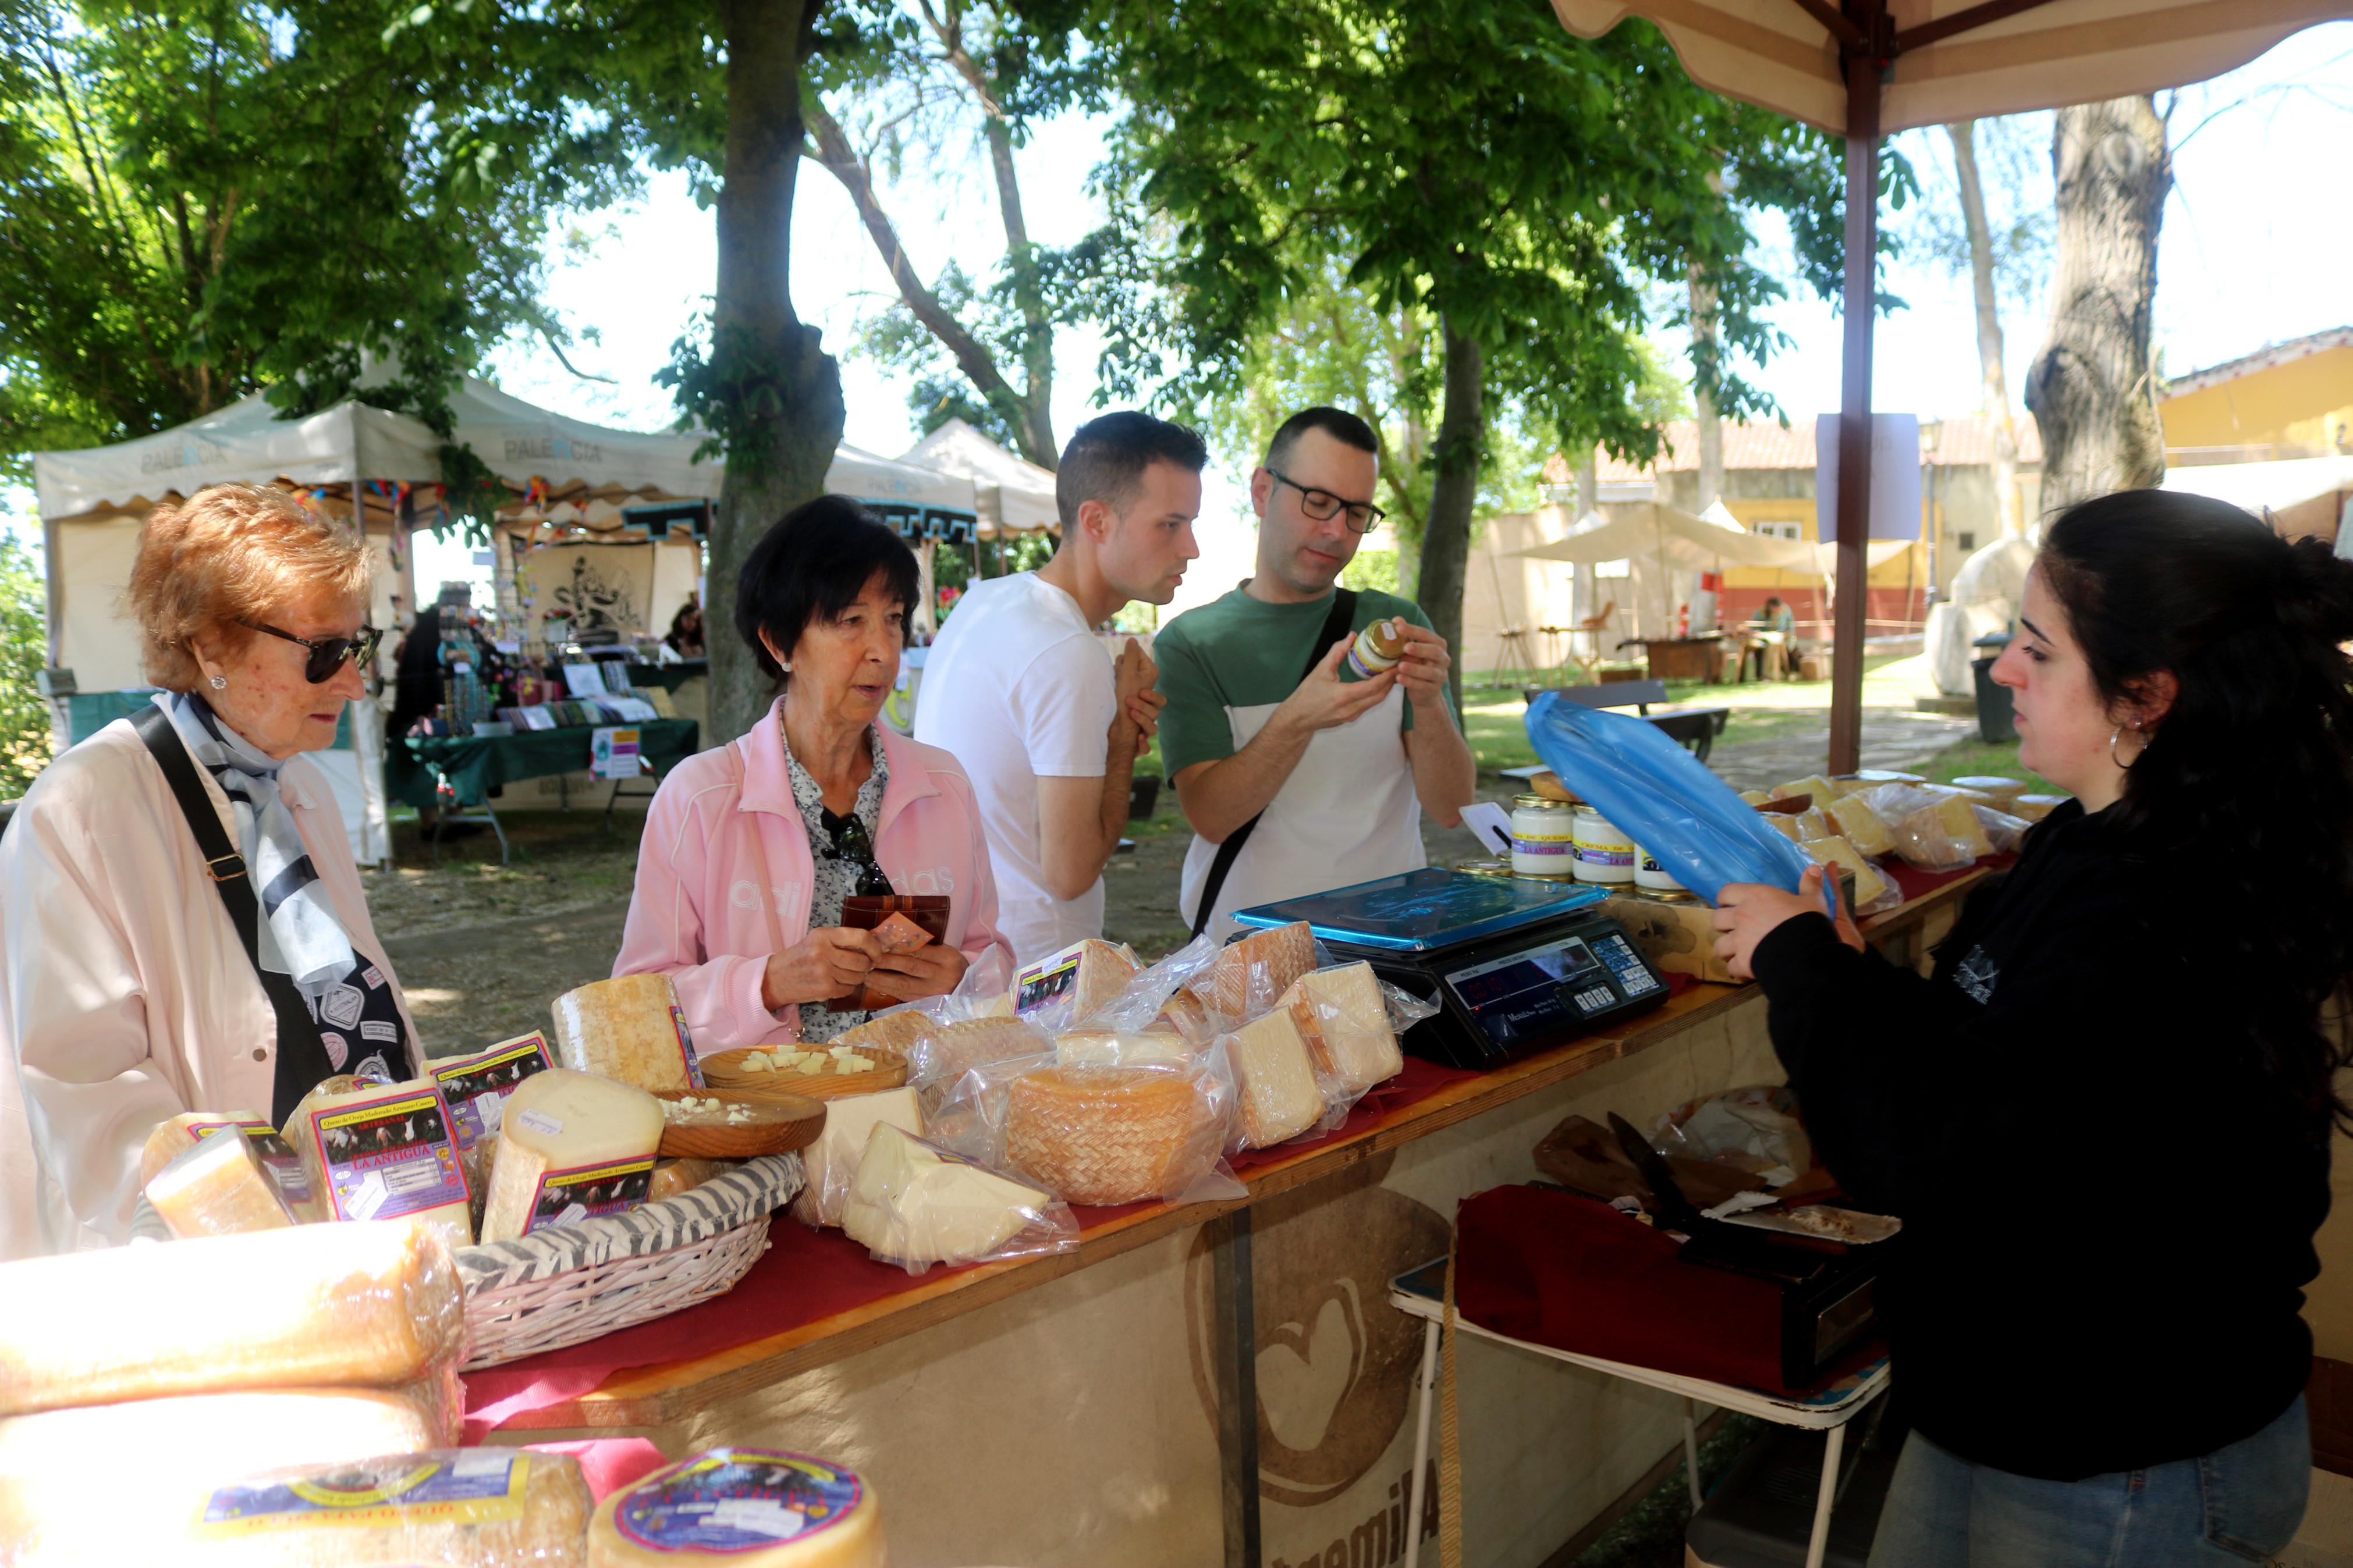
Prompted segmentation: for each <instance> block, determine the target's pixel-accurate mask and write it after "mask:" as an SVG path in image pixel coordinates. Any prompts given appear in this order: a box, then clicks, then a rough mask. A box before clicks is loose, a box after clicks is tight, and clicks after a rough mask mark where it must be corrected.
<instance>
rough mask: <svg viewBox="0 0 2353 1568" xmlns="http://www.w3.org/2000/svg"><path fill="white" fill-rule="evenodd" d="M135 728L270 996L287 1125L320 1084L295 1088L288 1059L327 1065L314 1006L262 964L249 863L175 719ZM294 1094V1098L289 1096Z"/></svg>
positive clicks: (278, 1089)
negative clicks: (305, 1097)
mask: <svg viewBox="0 0 2353 1568" xmlns="http://www.w3.org/2000/svg"><path fill="white" fill-rule="evenodd" d="M131 724H132V728H133V729H135V730H137V731H139V738H140V740H142V742H146V746H147V751H148V754H149V755H151V756H153V758H154V759H155V765H156V766H158V767H160V768H162V769H163V770H164V783H165V784H170V785H171V786H172V794H173V795H174V798H176V799H177V800H178V801H179V803H180V815H181V816H184V817H185V818H186V819H187V823H188V831H189V832H191V833H193V834H195V838H196V853H197V854H199V855H202V856H203V857H204V858H205V870H206V874H208V875H209V876H210V877H211V878H212V883H213V890H214V891H215V892H216V893H218V894H219V895H220V901H221V903H222V904H223V905H224V906H225V907H226V908H227V910H228V923H229V924H230V925H232V926H235V927H236V928H237V938H238V940H239V941H241V942H244V943H245V956H246V957H247V958H248V960H250V961H251V962H252V963H253V973H254V974H255V975H256V976H257V977H259V980H260V981H261V989H262V990H263V991H264V992H266V993H268V994H269V1006H270V1010H271V1011H272V1012H274V1013H276V1014H277V1016H278V1044H279V1051H278V1059H279V1072H278V1081H277V1083H276V1085H275V1086H274V1089H273V1095H272V1098H273V1100H285V1101H286V1103H284V1104H282V1105H273V1106H272V1108H271V1112H270V1114H271V1119H272V1120H273V1121H279V1122H283V1121H285V1120H286V1118H287V1116H288V1115H290V1113H291V1112H292V1110H293V1102H294V1101H295V1100H301V1097H302V1096H303V1095H305V1094H307V1093H309V1092H310V1090H311V1088H312V1087H313V1086H314V1085H315V1084H316V1082H317V1079H316V1078H313V1079H312V1080H311V1083H309V1084H301V1085H300V1087H295V1085H294V1083H292V1082H290V1079H297V1080H299V1079H300V1077H301V1074H300V1073H299V1072H296V1073H292V1074H290V1073H289V1072H288V1071H287V1070H286V1069H287V1066H288V1058H290V1057H292V1058H295V1059H296V1060H298V1061H301V1060H312V1059H316V1060H318V1061H323V1060H324V1059H325V1058H326V1046H325V1043H324V1042H322V1040H321V1039H320V1038H319V1022H318V1020H317V1019H316V1018H314V1017H312V1016H311V1008H310V1005H309V1004H308V1003H306V1002H304V1001H303V1000H302V994H301V992H300V991H298V990H296V989H295V988H294V977H293V976H292V975H290V974H280V973H278V972H277V971H276V970H274V969H266V968H264V967H263V966H262V963H261V934H260V931H261V901H260V900H258V899H256V898H255V897H254V896H253V879H252V878H251V877H250V876H248V874H247V871H246V864H245V857H244V856H242V855H240V854H238V853H237V846H236V845H234V844H231V843H230V842H229V841H228V834H227V832H225V831H224V830H223V829H222V827H221V820H220V813H219V812H217V811H216V810H214V809H213V803H212V797H211V796H210V795H206V793H205V785H204V780H203V779H202V778H200V777H198V776H197V773H196V764H195V759H193V758H191V757H190V756H189V755H188V748H187V744H186V742H183V741H182V740H181V739H180V732H179V731H177V730H175V729H174V728H173V727H172V719H171V715H169V714H167V713H165V712H164V710H162V709H161V708H157V707H155V706H153V704H150V705H149V706H148V707H146V708H144V709H142V710H140V711H139V712H138V713H137V714H136V715H134V716H133V717H132V721H131ZM289 1089H291V1091H292V1093H291V1098H289V1095H288V1091H289Z"/></svg>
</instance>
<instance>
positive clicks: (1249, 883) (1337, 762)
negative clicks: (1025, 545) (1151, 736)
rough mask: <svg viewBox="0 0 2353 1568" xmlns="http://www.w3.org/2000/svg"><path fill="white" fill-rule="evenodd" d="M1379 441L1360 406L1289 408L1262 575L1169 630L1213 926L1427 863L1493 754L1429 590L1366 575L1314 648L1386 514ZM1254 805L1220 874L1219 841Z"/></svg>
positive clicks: (1191, 816)
mask: <svg viewBox="0 0 2353 1568" xmlns="http://www.w3.org/2000/svg"><path fill="white" fill-rule="evenodd" d="M1377 453H1378V444H1377V442H1376V441H1375V439H1374V437H1373V431H1372V427H1371V426H1368V425H1366V423H1365V422H1364V421H1363V420H1362V419H1359V418H1357V417H1356V416H1355V415H1353V414H1347V413H1344V412H1342V411H1341V410H1339V409H1336V408H1310V409H1307V410H1305V411H1304V412H1303V413H1299V414H1294V415H1293V416H1291V417H1290V418H1289V419H1287V420H1285V421H1284V422H1283V425H1282V428H1281V429H1280V430H1277V431H1276V432H1275V434H1274V439H1273V441H1272V442H1271V443H1270V444H1269V445H1268V447H1267V452H1266V461H1265V462H1264V463H1263V464H1261V465H1260V467H1259V468H1258V469H1257V470H1256V471H1255V472H1253V473H1252V474H1251V475H1250V504H1251V506H1252V507H1254V508H1255V509H1256V510H1257V512H1258V516H1259V533H1258V566H1257V571H1256V573H1255V574H1253V575H1252V576H1251V578H1250V581H1249V582H1247V583H1245V584H1242V585H1241V587H1240V588H1238V589H1236V590H1235V591H1234V592H1232V593H1230V594H1228V595H1225V596H1224V597H1223V598H1221V599H1219V600H1217V601H1215V602H1214V603H1211V604H1208V605H1202V606H1200V607H1199V608H1198V609H1193V610H1187V611H1186V612H1185V613H1184V614H1183V615H1181V616H1177V617H1176V619H1175V620H1173V621H1171V622H1169V624H1168V625H1167V626H1166V628H1164V629H1163V630H1162V631H1161V633H1160V635H1159V636H1158V637H1155V639H1154V641H1153V646H1152V655H1153V658H1155V659H1156V660H1157V661H1158V662H1159V665H1160V691H1161V694H1162V696H1164V697H1165V698H1166V700H1167V704H1168V705H1167V707H1166V709H1164V710H1162V712H1161V715H1160V754H1161V761H1162V764H1163V767H1164V769H1165V771H1166V773H1167V775H1168V780H1169V782H1170V784H1173V785H1174V786H1175V787H1176V799H1177V803H1178V805H1181V806H1182V807H1183V808H1184V812H1185V819H1186V820H1187V822H1189V823H1190V824H1191V825H1192V827H1193V834H1194V837H1193V847H1192V848H1191V850H1190V851H1189V852H1188V853H1187V855H1186V857H1185V878H1184V889H1183V892H1182V894H1181V895H1180V897H1179V900H1178V909H1179V911H1180V912H1181V913H1182V914H1183V915H1184V916H1185V918H1186V919H1187V920H1188V921H1192V923H1193V925H1194V927H1195V929H1197V930H1200V929H1207V930H1208V931H1210V932H1211V933H1212V934H1215V935H1218V936H1224V935H1226V934H1228V933H1229V932H1230V931H1232V930H1233V929H1234V928H1233V922H1232V921H1230V920H1229V919H1228V918H1227V917H1228V916H1229V914H1230V913H1231V911H1233V910H1241V909H1249V908H1250V907H1251V906H1252V905H1254V904H1262V903H1267V902H1270V901H1271V900H1276V899H1288V898H1295V897H1298V896H1299V895H1301V894H1304V893H1318V892H1323V891H1324V890H1326V889H1332V888H1345V887H1347V886H1350V885H1352V884H1354V883H1356V882H1366V881H1370V880H1372V879H1374V878H1376V877H1387V876H1391V875H1394V874H1396V873H1397V872H1399V871H1410V870H1414V869H1416V868H1419V867H1420V866H1422V865H1424V864H1426V857H1425V856H1424V855H1423V853H1422V848H1421V814H1422V813H1423V812H1424V811H1427V812H1429V813H1430V816H1432V817H1434V818H1436V819H1437V820H1438V821H1439V822H1440V824H1441V825H1442V826H1448V827H1451V826H1455V824H1457V823H1458V822H1460V821H1461V812H1462V807H1463V806H1465V805H1468V804H1470V801H1471V799H1472V786H1473V784H1474V783H1475V782H1476V778H1477V772H1478V770H1477V765H1476V764H1475V763H1473V762H1472V757H1471V747H1470V744H1469V743H1468V742H1465V741H1464V740H1463V738H1462V731H1461V726H1460V725H1459V724H1458V723H1457V722H1456V721H1455V715H1454V710H1453V706H1452V704H1451V702H1450V701H1449V700H1448V696H1447V689H1446V680H1447V670H1448V668H1449V666H1450V665H1451V662H1452V661H1451V658H1450V656H1449V654H1448V652H1447V647H1446V639H1445V638H1443V637H1440V636H1439V635H1438V634H1437V633H1436V632H1434V631H1432V630H1430V620H1429V617H1427V616H1424V615H1423V614H1422V613H1421V611H1420V609H1419V607H1418V606H1416V605H1413V604H1412V603H1411V602H1410V601H1409V600H1405V599H1400V598H1398V596H1397V595H1394V594H1383V593H1380V592H1377V591H1374V590H1366V591H1365V592H1362V593H1360V594H1358V595H1357V596H1356V612H1355V614H1354V616H1351V617H1350V620H1349V625H1348V634H1347V635H1346V636H1345V637H1337V638H1335V639H1334V640H1332V642H1331V643H1330V645H1329V646H1328V647H1322V648H1318V647H1316V646H1315V644H1316V641H1317V638H1318V636H1319V634H1320V633H1321V632H1322V630H1323V627H1324V623H1325V622H1326V620H1327V619H1329V617H1330V616H1331V612H1332V608H1333V593H1334V588H1335V584H1336V583H1337V582H1338V581H1339V577H1340V573H1341V570H1342V568H1344V567H1345V566H1346V565H1347V564H1348V563H1349V561H1350V560H1352V559H1353V558H1354V557H1355V555H1356V546H1357V545H1358V543H1359V542H1362V540H1363V538H1364V534H1365V531H1366V530H1367V529H1369V528H1371V527H1372V526H1373V524H1374V523H1375V522H1377V521H1379V520H1380V517H1381V509H1380V508H1378V507H1377V506H1375V505H1374V504H1373V488H1374V485H1375V484H1376V483H1377V480H1378V479H1379V477H1380V468H1379V458H1378V456H1377ZM1376 621H1392V622H1394V623H1396V625H1397V628H1398V635H1399V636H1400V637H1402V638H1403V640H1404V644H1405V647H1404V657H1403V658H1401V659H1400V660H1399V661H1398V665H1397V667H1396V668H1394V669H1389V670H1385V671H1382V672H1381V673H1378V674H1376V675H1374V676H1372V677H1371V678H1370V679H1361V678H1359V676H1358V675H1357V673H1356V671H1354V670H1351V669H1350V668H1347V664H1346V660H1347V658H1348V650H1349V647H1350V645H1351V644H1352V643H1353V642H1354V641H1355V637H1356V633H1357V632H1358V631H1361V630H1362V629H1363V628H1364V627H1366V626H1370V625H1371V624H1373V623H1374V622H1376ZM1310 658H1314V669H1313V670H1312V671H1310V672H1309V674H1308V675H1307V678H1306V679H1304V680H1303V679H1300V671H1301V670H1302V669H1303V668H1305V667H1306V666H1307V664H1308V661H1309V660H1310ZM1261 813H1262V814H1263V816H1261ZM1253 818H1258V819H1259V821H1258V826H1256V827H1255V828H1254V829H1252V830H1251V832H1250V837H1248V838H1247V839H1246V840H1245V841H1244V844H1243V847H1242V848H1241V849H1240V852H1239V854H1237V855H1235V856H1233V857H1232V858H1231V864H1230V865H1229V868H1227V871H1226V874H1225V877H1224V879H1223V881H1222V882H1221V883H1220V884H1219V886H1218V887H1217V888H1216V889H1214V890H1212V889H1209V888H1208V884H1209V882H1210V881H1211V879H1212V877H1213V868H1214V867H1215V866H1216V864H1217V862H1218V860H1219V846H1220V845H1221V844H1223V843H1224V842H1225V840H1226V839H1228V838H1229V837H1232V836H1233V835H1234V834H1235V833H1236V832H1237V831H1238V830H1239V829H1240V828H1241V826H1243V824H1245V823H1248V822H1250V821H1251V820H1252V819H1253ZM1205 892H1206V893H1207V894H1208V896H1207V897H1206V898H1205V896H1204V895H1205ZM1205 906H1206V908H1205Z"/></svg>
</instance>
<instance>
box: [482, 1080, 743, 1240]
mask: <svg viewBox="0 0 2353 1568" xmlns="http://www.w3.org/2000/svg"><path fill="white" fill-rule="evenodd" d="M682 1103H683V1104H685V1105H686V1106H687V1107H688V1108H689V1109H692V1107H693V1103H694V1102H693V1101H692V1100H691V1099H689V1100H685V1101H683V1102H682ZM711 1103H712V1104H713V1105H716V1104H717V1103H718V1102H717V1101H715V1100H713V1101H712V1102H711ZM662 1121H663V1112H662V1102H661V1101H660V1100H656V1099H655V1098H654V1097H653V1096H652V1095H650V1094H648V1093H647V1092H646V1091H645V1090H644V1089H633V1088H631V1087H630V1086H629V1085H628V1084H626V1083H616V1082H614V1081H613V1080H612V1079H605V1078H597V1077H595V1076H594V1075H592V1074H589V1073H583V1072H570V1071H567V1070H565V1068H553V1069H551V1070H550V1071H547V1072H543V1073H541V1074H540V1075H539V1076H538V1077H536V1078H533V1079H525V1080H524V1081H523V1083H522V1086H521V1087H519V1088H518V1089H516V1090H515V1091H514V1093H513V1095H512V1096H511V1097H510V1098H509V1099H508V1100H507V1114H506V1120H505V1121H504V1123H503V1124H502V1125H501V1127H500V1129H499V1142H498V1154H497V1156H496V1158H495V1159H494V1161H493V1162H492V1163H491V1195H490V1201H489V1202H488V1203H487V1204H486V1205H484V1207H483V1209H482V1239H483V1240H484V1241H512V1240H514V1239H515V1238H517V1237H523V1236H528V1235H529V1234H530V1233H531V1232H533V1231H534V1230H538V1229H540V1228H542V1227H543V1226H551V1225H572V1224H575V1223H577V1222H578V1221H580V1220H584V1219H593V1218H598V1217H601V1216H603V1215H614V1214H622V1213H626V1212H627V1211H628V1210H629V1209H633V1208H635V1207H637V1206H638V1205H639V1204H641V1203H643V1202H645V1200H646V1194H647V1192H648V1190H649V1188H650V1187H651V1186H652V1184H653V1169H654V1154H655V1152H656V1151H657V1150H659V1148H660V1147H661V1135H662Z"/></svg>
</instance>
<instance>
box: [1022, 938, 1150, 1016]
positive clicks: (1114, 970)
mask: <svg viewBox="0 0 2353 1568" xmlns="http://www.w3.org/2000/svg"><path fill="white" fill-rule="evenodd" d="M1142 967H1143V965H1142V964H1140V963H1136V962H1135V954H1134V953H1133V952H1129V951H1128V950H1127V949H1126V948H1125V947H1123V946H1121V945H1120V944H1118V943H1116V942H1103V941H1101V940H1100V939H1098V938H1095V937H1088V938H1086V939H1085V940H1084V941H1082V942H1072V943H1071V945H1070V946H1068V947H1066V948H1064V949H1062V951H1061V952H1057V953H1053V954H1050V956H1048V957H1045V958H1041V959H1039V961H1038V962H1037V963H1030V964H1025V965H1023V966H1022V968H1021V969H1020V971H1019V972H1018V973H1016V974H1015V975H1014V976H1013V1010H1014V1012H1016V1013H1018V1014H1019V1015H1020V1016H1023V1017H1028V1016H1029V1015H1031V1014H1033V1013H1037V1012H1039V1011H1041V1010H1043V1009H1044V1008H1046V1007H1048V1006H1050V1005H1052V1004H1054V1003H1056V1002H1061V1003H1063V1004H1064V1005H1065V1009H1066V1010H1065V1011H1064V1013H1063V1016H1064V1017H1066V1018H1067V1019H1068V1020H1069V1021H1070V1022H1071V1023H1074V1024H1075V1023H1077V1022H1078V1021H1079V1020H1080V1019H1082V1018H1084V1017H1087V1016H1090V1015H1091V1014H1092V1013H1093V1012H1094V1011H1095V1009H1096V1008H1098V1007H1101V1006H1103V1005H1104V1004H1106V1003H1108V1002H1110V1001H1112V1000H1113V999H1114V998H1115V997H1117V996H1118V995H1119V994H1120V992H1121V991H1123V990H1124V989H1125V988H1126V985H1127V983H1128V982H1129V981H1131V980H1133V979H1134V978H1135V973H1136V971H1137V970H1139V969H1141V968H1142Z"/></svg>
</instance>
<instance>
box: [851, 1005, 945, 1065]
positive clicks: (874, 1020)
mask: <svg viewBox="0 0 2353 1568" xmlns="http://www.w3.org/2000/svg"><path fill="white" fill-rule="evenodd" d="M935 1027H937V1025H936V1024H935V1023H934V1021H933V1019H932V1017H931V1015H929V1014H927V1013H921V1012H918V1011H916V1010H915V1009H914V1008H913V1007H897V1008H893V1009H892V1011H890V1012H888V1013H877V1014H876V1015H874V1016H872V1017H871V1018H869V1019H867V1020H866V1022H864V1023H863V1024H860V1025H858V1026H855V1027H853V1028H848V1029H844V1030H842V1031H841V1033H839V1035H836V1036H835V1037H833V1041H832V1043H833V1044H835V1045H837V1046H848V1047H849V1048H850V1049H852V1050H855V1051H861V1052H862V1051H888V1052H889V1053H890V1054H891V1055H892V1056H895V1057H904V1056H905V1055H906V1054H907V1053H908V1052H909V1051H911V1050H913V1048H914V1046H915V1042H916V1041H917V1040H919V1039H921V1038H922V1037H923V1035H924V1034H925V1032H926V1031H928V1030H931V1029H933V1028H935Z"/></svg>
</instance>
